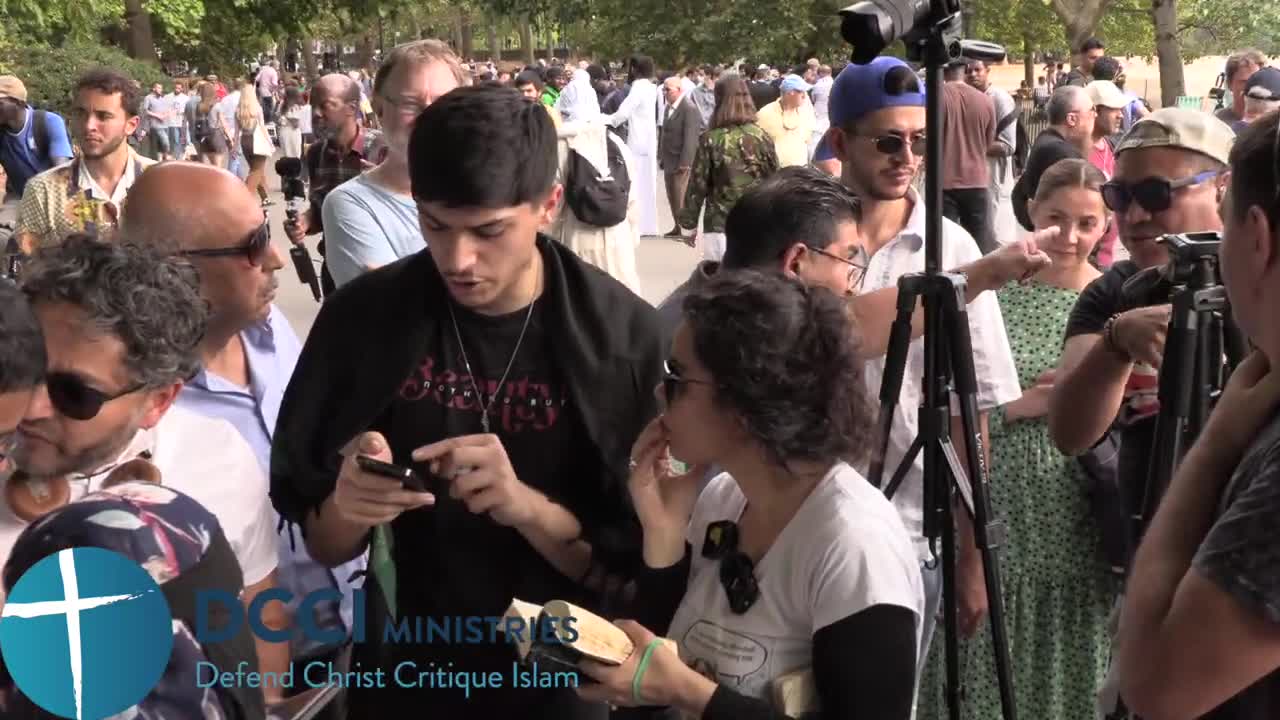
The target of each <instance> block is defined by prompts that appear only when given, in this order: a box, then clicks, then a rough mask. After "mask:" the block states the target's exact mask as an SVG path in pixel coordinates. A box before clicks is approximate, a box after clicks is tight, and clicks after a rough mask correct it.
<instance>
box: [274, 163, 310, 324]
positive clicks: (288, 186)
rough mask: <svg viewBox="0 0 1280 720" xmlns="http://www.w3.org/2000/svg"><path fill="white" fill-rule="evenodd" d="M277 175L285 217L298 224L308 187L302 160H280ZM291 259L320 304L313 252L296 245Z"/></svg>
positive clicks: (299, 277)
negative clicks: (283, 201) (282, 197)
mask: <svg viewBox="0 0 1280 720" xmlns="http://www.w3.org/2000/svg"><path fill="white" fill-rule="evenodd" d="M276 174H277V175H279V176H280V186H281V187H280V189H281V191H283V192H284V200H285V210H284V214H285V217H286V218H288V222H289V223H296V222H297V221H298V215H299V214H300V213H301V212H302V206H303V203H305V202H306V197H307V185H306V183H304V182H303V181H302V160H301V159H299V158H287V157H286V158H280V159H279V160H277V161H276ZM289 257H290V258H292V259H293V269H294V270H295V271H296V272H297V273H298V280H299V281H301V282H302V283H303V284H304V285H310V286H311V294H312V295H313V296H314V297H315V299H316V302H319V301H320V298H321V294H320V278H318V277H316V266H315V265H314V264H313V262H312V260H311V252H310V251H309V250H307V247H306V246H305V245H300V244H299V245H294V246H293V247H291V248H289Z"/></svg>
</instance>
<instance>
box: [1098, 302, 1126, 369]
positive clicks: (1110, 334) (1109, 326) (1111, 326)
mask: <svg viewBox="0 0 1280 720" xmlns="http://www.w3.org/2000/svg"><path fill="white" fill-rule="evenodd" d="M1119 319H1120V313H1116V314H1115V315H1112V316H1111V317H1109V318H1107V321H1106V322H1105V323H1103V325H1102V342H1103V344H1104V345H1105V346H1106V348H1107V349H1108V350H1110V351H1111V352H1113V353H1115V354H1116V355H1117V356H1118V357H1121V358H1123V359H1125V360H1126V361H1131V360H1132V358H1130V357H1129V353H1127V352H1125V349H1124V348H1122V347H1120V343H1118V342H1116V320H1119Z"/></svg>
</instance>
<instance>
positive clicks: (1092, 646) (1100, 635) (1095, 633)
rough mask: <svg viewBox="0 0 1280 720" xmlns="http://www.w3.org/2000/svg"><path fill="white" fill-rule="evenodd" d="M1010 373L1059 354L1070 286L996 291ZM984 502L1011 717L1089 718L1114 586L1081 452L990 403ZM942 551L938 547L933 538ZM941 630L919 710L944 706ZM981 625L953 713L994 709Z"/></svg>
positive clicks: (1072, 297) (935, 715) (992, 714)
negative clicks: (1001, 535) (997, 570)
mask: <svg viewBox="0 0 1280 720" xmlns="http://www.w3.org/2000/svg"><path fill="white" fill-rule="evenodd" d="M998 295H999V298H1000V310H1001V312H1002V313H1003V315H1004V322H1005V328H1006V330H1007V332H1008V336H1009V344H1010V346H1011V347H1012V349H1013V357H1014V360H1015V362H1016V363H1017V368H1018V379H1019V381H1020V382H1021V383H1022V387H1023V388H1030V387H1032V386H1033V385H1034V384H1035V381H1036V378H1038V377H1039V376H1040V375H1041V374H1042V373H1044V372H1045V371H1046V370H1049V369H1050V368H1054V367H1056V366H1057V365H1058V361H1059V359H1060V357H1061V355H1062V337H1063V331H1064V330H1065V329H1066V325H1067V317H1068V315H1069V314H1070V313H1071V308H1072V307H1073V306H1074V305H1075V303H1076V299H1077V298H1078V297H1079V293H1078V292H1076V291H1074V290H1064V289H1062V288H1058V287H1052V286H1049V285H1044V284H1040V283H1032V284H1029V285H1025V286H1022V285H1016V284H1014V285H1008V286H1006V287H1005V288H1003V289H1002V290H1000V291H999V293H998ZM990 426H991V477H990V479H991V502H992V505H993V507H994V509H995V512H996V514H997V515H998V517H999V518H1000V519H1001V520H1003V521H1004V523H1005V525H1006V527H1007V529H1008V538H1009V539H1008V542H1007V543H1006V544H1005V546H1004V547H1002V548H1001V549H1000V554H999V557H1000V566H1001V580H1002V582H1003V586H1004V588H1003V589H1004V605H1005V627H1006V630H1007V632H1008V637H1009V656H1010V667H1011V669H1012V674H1013V683H1014V693H1015V700H1016V702H1017V710H1018V717H1020V718H1034V719H1035V720H1087V719H1088V718H1093V717H1095V715H1096V712H1095V710H1094V702H1095V695H1096V693H1097V689H1098V687H1099V686H1100V685H1101V684H1102V680H1103V677H1104V675H1105V673H1106V668H1107V661H1108V656H1109V653H1110V638H1109V635H1108V632H1107V619H1108V616H1109V613H1110V611H1111V606H1112V602H1113V601H1114V599H1115V596H1116V592H1117V591H1118V589H1119V586H1118V583H1117V581H1116V580H1115V579H1114V578H1113V576H1112V575H1111V574H1110V572H1109V571H1108V569H1107V567H1106V563H1105V561H1104V560H1103V555H1102V552H1101V549H1100V542H1101V539H1100V538H1101V536H1100V533H1099V530H1098V527H1097V524H1096V522H1095V521H1094V518H1093V514H1092V513H1091V511H1090V508H1089V504H1088V500H1087V498H1086V497H1085V494H1084V491H1083V486H1082V481H1081V476H1080V469H1079V463H1078V462H1077V461H1076V460H1074V459H1073V458H1068V457H1065V456H1063V455H1062V453H1060V452H1058V450H1057V448H1056V447H1054V444H1053V441H1052V440H1051V439H1050V438H1049V426H1048V421H1047V419H1046V418H1038V419H1035V420H1020V421H1016V422H1011V423H1006V422H1005V421H1004V414H1003V412H1001V411H1000V410H996V411H993V412H992V413H991V418H990ZM939 553H941V549H939ZM945 647H946V646H945V636H944V634H943V629H942V624H941V622H939V626H938V631H937V632H936V633H935V634H934V636H933V642H932V644H931V647H930V652H929V661H928V664H927V666H926V668H925V670H924V672H923V674H922V676H921V678H920V698H919V712H918V716H917V717H918V718H920V719H921V720H945V719H946V718H947V717H948V716H947V707H946V695H945V693H944V683H945V680H946V664H945ZM993 658H994V656H993V654H992V645H991V632H990V626H989V625H988V624H987V623H985V622H984V623H983V624H982V626H981V628H980V629H979V631H978V634H977V635H976V636H975V637H974V638H973V639H972V640H971V641H969V642H963V641H962V642H961V645H960V665H961V673H960V679H961V706H962V712H961V717H963V718H965V719H966V720H989V719H997V718H1000V717H1001V710H1000V689H999V685H998V682H997V680H996V674H995V663H994V659H993Z"/></svg>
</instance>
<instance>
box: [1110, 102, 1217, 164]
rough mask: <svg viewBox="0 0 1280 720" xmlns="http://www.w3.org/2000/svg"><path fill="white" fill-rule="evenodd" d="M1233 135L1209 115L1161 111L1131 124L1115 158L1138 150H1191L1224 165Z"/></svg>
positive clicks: (1175, 110) (1162, 109) (1185, 110)
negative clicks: (1160, 148) (1168, 148)
mask: <svg viewBox="0 0 1280 720" xmlns="http://www.w3.org/2000/svg"><path fill="white" fill-rule="evenodd" d="M1235 140H1236V135H1235V133H1234V132H1232V131H1231V128H1230V127H1228V126H1227V124H1226V123H1224V122H1222V121H1221V120H1219V119H1218V118H1216V117H1214V116H1212V115H1210V114H1209V113H1204V112H1200V111H1199V110H1189V109H1185V108H1176V107H1171V108H1161V109H1159V110H1157V111H1155V112H1153V113H1151V114H1150V115H1148V116H1146V117H1145V118H1143V119H1141V120H1139V121H1138V122H1136V123H1134V124H1133V127H1131V128H1129V132H1128V133H1127V134H1126V135H1125V136H1124V139H1123V140H1121V141H1120V144H1119V145H1118V146H1117V147H1116V155H1119V154H1120V153H1123V152H1126V151H1129V150H1137V149H1139V148H1151V147H1170V148H1181V149H1183V150H1190V151H1191V152H1197V153H1200V154H1201V155H1207V156H1208V157H1211V158H1213V159H1214V160H1217V161H1218V162H1220V163H1222V164H1224V165H1226V164H1228V163H1229V157H1230V155H1231V145H1232V144H1233V143H1235Z"/></svg>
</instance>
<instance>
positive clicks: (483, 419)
mask: <svg viewBox="0 0 1280 720" xmlns="http://www.w3.org/2000/svg"><path fill="white" fill-rule="evenodd" d="M533 292H534V294H535V295H536V294H537V292H538V286H537V285H536V284H535V285H534V286H533ZM535 301H536V298H530V299H529V312H527V313H525V315H524V326H523V327H521V328H520V337H519V338H517V339H516V347H515V349H514V350H512V351H511V359H510V360H508V361H507V369H506V370H504V371H503V372H502V379H501V380H499V381H498V387H497V388H495V389H494V391H493V395H491V396H489V402H487V403H485V405H484V407H483V408H481V409H480V427H481V428H483V429H484V432H485V434H486V435H487V434H489V410H490V409H492V408H493V403H494V402H495V401H497V399H498V393H500V392H502V386H503V385H506V384H507V375H508V374H509V373H510V372H511V366H513V365H515V364H516V356H517V355H519V354H520V345H521V344H523V343H524V334H525V331H527V330H528V329H529V319H530V318H532V317H533V304H534V302H535ZM445 304H446V306H447V307H448V308H449V319H450V320H452V321H453V334H454V336H455V337H457V338H458V348H459V349H461V350H462V364H463V365H465V366H466V368H467V377H468V378H470V380H471V390H472V391H473V392H475V394H476V402H477V403H479V402H480V401H481V398H483V397H484V395H482V394H481V393H480V387H479V386H478V385H476V375H475V373H473V372H471V360H469V359H468V358H467V346H466V344H464V343H463V342H462V331H460V330H459V329H458V318H457V317H455V316H454V314H453V298H449V299H448V300H447V301H446V303H445Z"/></svg>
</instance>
